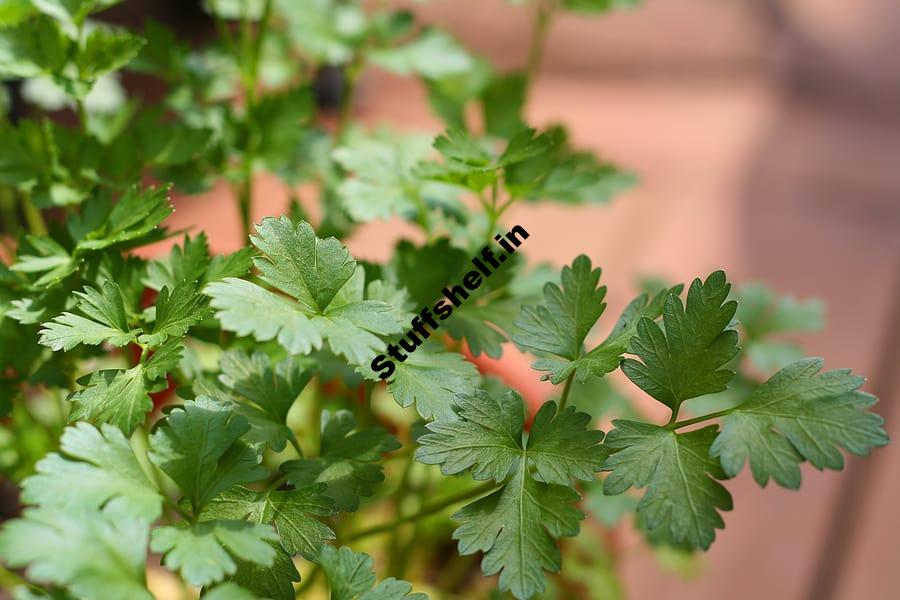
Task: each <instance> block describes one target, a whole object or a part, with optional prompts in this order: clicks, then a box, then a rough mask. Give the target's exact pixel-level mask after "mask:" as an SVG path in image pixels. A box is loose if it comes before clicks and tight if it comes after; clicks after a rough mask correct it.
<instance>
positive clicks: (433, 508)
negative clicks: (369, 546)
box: [343, 481, 501, 544]
mask: <svg viewBox="0 0 900 600" xmlns="http://www.w3.org/2000/svg"><path fill="white" fill-rule="evenodd" d="M500 485H501V484H498V483H496V482H494V481H488V482H487V483H483V484H481V485H479V486H478V487H475V488H472V489H470V490H466V491H465V492H460V493H458V494H454V495H452V496H448V497H446V498H444V499H443V500H438V501H437V502H434V503H433V504H429V505H426V506H423V507H422V508H421V509H419V510H418V511H416V512H414V513H411V514H408V515H404V516H401V517H398V518H396V519H393V520H392V521H388V522H387V523H382V524H381V525H375V526H374V527H369V528H368V529H361V530H359V531H357V532H355V533H351V534H350V535H349V536H347V538H346V539H345V540H344V541H343V543H344V544H349V543H350V542H354V541H356V540H359V539H362V538H365V537H369V536H372V535H378V534H380V533H385V532H388V531H391V530H393V529H394V528H395V527H398V526H400V525H403V524H404V523H410V522H412V521H417V520H419V519H424V518H425V517H429V516H431V515H433V514H435V513H438V512H441V511H442V510H444V509H445V508H448V507H450V506H453V505H454V504H458V503H460V502H464V501H465V500H469V499H471V498H474V497H476V496H483V495H485V494H487V493H488V492H492V491H494V490H496V489H497V488H499V487H500Z"/></svg>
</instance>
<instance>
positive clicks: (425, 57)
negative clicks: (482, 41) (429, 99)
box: [369, 29, 474, 79]
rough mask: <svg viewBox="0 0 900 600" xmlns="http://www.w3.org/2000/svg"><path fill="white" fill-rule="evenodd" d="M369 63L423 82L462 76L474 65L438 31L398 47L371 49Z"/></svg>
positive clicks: (470, 57) (458, 46) (426, 32)
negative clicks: (422, 78) (461, 74)
mask: <svg viewBox="0 0 900 600" xmlns="http://www.w3.org/2000/svg"><path fill="white" fill-rule="evenodd" d="M369 60H371V61H372V62H373V63H374V64H376V65H378V66H379V67H381V68H383V69H386V70H388V71H391V72H392V73H397V74H398V75H412V74H415V75H420V76H422V77H424V78H427V79H438V78H440V77H445V76H448V75H456V74H459V73H464V72H466V71H468V70H469V69H470V68H472V66H473V63H474V59H473V58H472V55H471V54H469V53H468V52H467V51H466V49H465V48H463V47H462V46H461V45H460V43H459V42H457V41H456V40H455V39H453V37H452V36H450V35H449V34H448V33H446V32H444V31H440V30H438V29H429V30H427V31H425V32H424V33H423V34H422V35H420V36H419V37H417V38H416V39H414V40H412V41H411V42H408V43H406V44H403V45H400V46H395V47H393V48H384V49H377V50H374V51H373V52H372V53H371V54H370V55H369Z"/></svg>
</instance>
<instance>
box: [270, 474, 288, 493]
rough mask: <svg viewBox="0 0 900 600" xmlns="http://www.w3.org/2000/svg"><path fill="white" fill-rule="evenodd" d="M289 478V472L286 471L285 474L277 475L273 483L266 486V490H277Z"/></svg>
mask: <svg viewBox="0 0 900 600" xmlns="http://www.w3.org/2000/svg"><path fill="white" fill-rule="evenodd" d="M287 478H288V474H287V473H284V474H282V475H280V476H278V477H276V478H275V479H273V480H272V481H271V483H269V485H267V486H266V491H267V492H274V491H275V490H277V489H278V488H280V487H281V486H282V485H284V482H285V481H287Z"/></svg>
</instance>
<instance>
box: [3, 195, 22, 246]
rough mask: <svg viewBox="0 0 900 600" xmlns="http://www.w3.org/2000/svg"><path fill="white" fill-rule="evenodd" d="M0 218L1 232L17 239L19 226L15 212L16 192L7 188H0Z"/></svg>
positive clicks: (17, 215)
mask: <svg viewBox="0 0 900 600" xmlns="http://www.w3.org/2000/svg"><path fill="white" fill-rule="evenodd" d="M0 217H2V218H3V230H4V231H5V232H6V233H8V234H9V236H10V237H12V238H13V239H17V238H18V237H19V230H20V229H21V224H20V223H19V214H18V212H17V211H16V192H15V191H14V190H13V189H11V188H8V187H3V188H0Z"/></svg>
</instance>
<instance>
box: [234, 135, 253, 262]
mask: <svg viewBox="0 0 900 600" xmlns="http://www.w3.org/2000/svg"><path fill="white" fill-rule="evenodd" d="M253 160H254V157H253V154H252V153H250V152H248V153H247V154H245V155H244V160H243V163H242V165H241V177H242V179H243V181H241V182H240V184H238V186H237V190H236V192H235V195H236V196H237V202H238V214H239V215H240V217H241V236H242V237H241V245H246V244H247V242H248V239H249V237H250V226H251V225H252V221H253V216H252V212H253Z"/></svg>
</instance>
